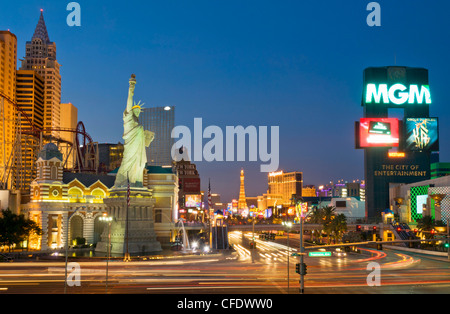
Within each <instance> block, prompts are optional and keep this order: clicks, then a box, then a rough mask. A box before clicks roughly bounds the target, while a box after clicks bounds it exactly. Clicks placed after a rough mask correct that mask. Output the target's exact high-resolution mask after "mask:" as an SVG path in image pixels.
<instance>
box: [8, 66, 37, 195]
mask: <svg viewBox="0 0 450 314" xmlns="http://www.w3.org/2000/svg"><path fill="white" fill-rule="evenodd" d="M16 93H17V106H18V108H20V112H19V113H18V116H17V123H18V128H17V133H18V134H17V135H18V136H20V145H19V146H16V153H17V154H16V158H15V170H16V171H15V173H14V178H15V187H16V188H17V189H21V190H28V187H29V186H30V183H31V181H32V180H33V179H34V178H35V177H36V154H37V150H38V149H39V144H40V138H39V136H38V134H36V133H34V130H35V128H40V129H42V128H43V126H44V80H43V78H42V77H41V76H40V75H39V74H38V73H37V72H35V71H32V70H19V71H17V85H16Z"/></svg>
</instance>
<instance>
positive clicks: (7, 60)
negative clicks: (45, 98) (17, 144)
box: [0, 31, 17, 188]
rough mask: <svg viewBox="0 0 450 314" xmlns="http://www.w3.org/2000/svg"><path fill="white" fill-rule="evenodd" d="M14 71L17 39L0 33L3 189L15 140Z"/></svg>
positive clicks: (0, 113) (0, 154)
mask: <svg viewBox="0 0 450 314" xmlns="http://www.w3.org/2000/svg"><path fill="white" fill-rule="evenodd" d="M16 69H17V37H16V35H14V34H13V33H11V32H10V31H0V121H1V127H0V163H1V167H0V180H1V181H2V182H0V183H1V184H2V185H3V188H6V185H8V184H9V182H6V181H9V180H6V177H7V175H6V173H7V167H8V166H7V164H8V159H9V156H10V155H11V152H12V151H13V145H14V140H15V129H16V113H17V112H16V111H17V110H16V108H15V105H14V103H15V102H16Z"/></svg>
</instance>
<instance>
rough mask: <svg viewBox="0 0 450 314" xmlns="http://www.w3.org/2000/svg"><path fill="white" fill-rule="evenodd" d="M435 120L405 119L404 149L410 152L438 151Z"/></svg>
mask: <svg viewBox="0 0 450 314" xmlns="http://www.w3.org/2000/svg"><path fill="white" fill-rule="evenodd" d="M438 127H439V126H438V119H437V118H406V119H405V149H407V150H411V151H438V150H439V132H438V130H439V129H438Z"/></svg>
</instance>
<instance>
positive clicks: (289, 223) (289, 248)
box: [283, 221, 292, 294]
mask: <svg viewBox="0 0 450 314" xmlns="http://www.w3.org/2000/svg"><path fill="white" fill-rule="evenodd" d="M283 225H285V226H286V229H287V247H288V254H287V293H288V294H289V255H291V247H290V246H289V233H290V230H291V227H292V223H291V222H290V221H286V222H283Z"/></svg>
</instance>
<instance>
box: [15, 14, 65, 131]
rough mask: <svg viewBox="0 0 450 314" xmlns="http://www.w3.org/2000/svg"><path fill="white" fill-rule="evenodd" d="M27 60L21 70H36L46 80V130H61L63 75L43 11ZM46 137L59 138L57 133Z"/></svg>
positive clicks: (26, 56) (26, 54) (30, 42)
mask: <svg viewBox="0 0 450 314" xmlns="http://www.w3.org/2000/svg"><path fill="white" fill-rule="evenodd" d="M25 50H26V51H25V58H24V59H23V60H22V65H21V67H20V70H34V71H36V72H37V73H38V74H39V75H40V76H41V77H42V78H43V79H44V94H45V103H44V128H46V129H50V128H59V127H60V123H61V75H60V70H59V69H60V64H59V63H58V61H57V60H56V44H55V43H54V42H51V41H50V38H49V36H48V32H47V27H46V26H45V21H44V15H43V11H42V10H41V15H40V17H39V21H38V24H37V26H36V29H35V31H34V34H33V37H32V38H31V41H28V42H27V43H26V46H25ZM45 134H46V135H50V134H51V135H53V136H56V137H59V132H57V131H53V132H51V131H47V132H45Z"/></svg>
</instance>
